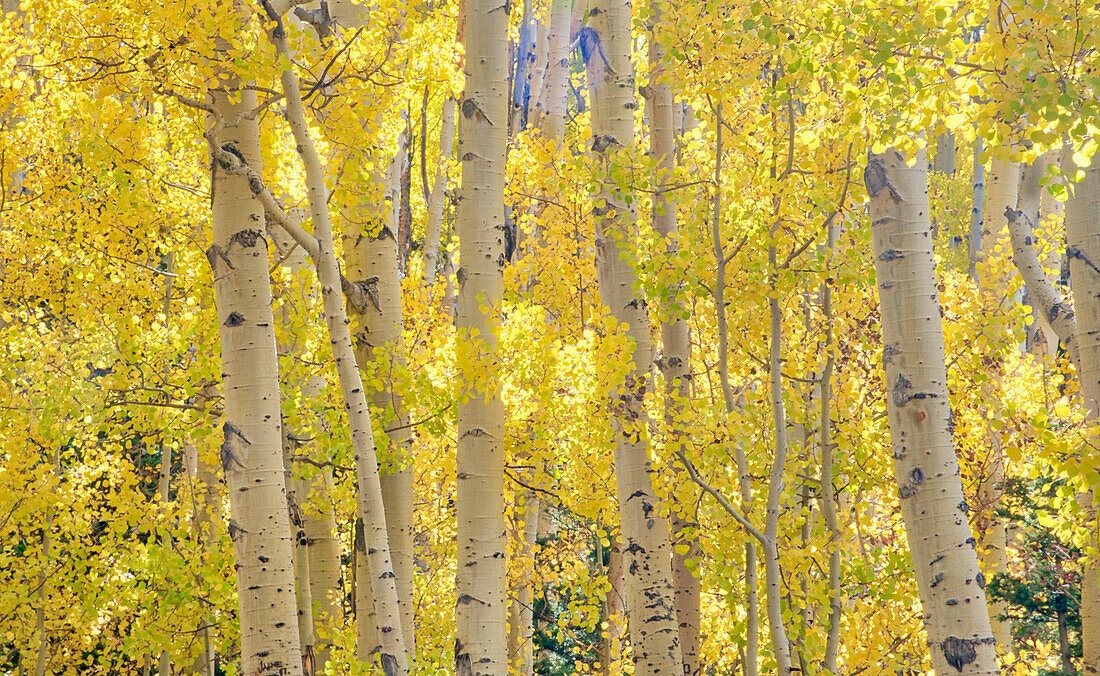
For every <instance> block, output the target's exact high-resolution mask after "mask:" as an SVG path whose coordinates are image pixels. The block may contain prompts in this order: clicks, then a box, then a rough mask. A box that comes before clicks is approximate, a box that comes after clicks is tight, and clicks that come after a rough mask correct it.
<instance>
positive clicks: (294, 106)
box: [257, 0, 408, 676]
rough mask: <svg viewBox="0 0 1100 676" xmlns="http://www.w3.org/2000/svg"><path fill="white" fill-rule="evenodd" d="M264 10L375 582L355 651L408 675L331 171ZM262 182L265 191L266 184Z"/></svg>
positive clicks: (278, 25)
mask: <svg viewBox="0 0 1100 676" xmlns="http://www.w3.org/2000/svg"><path fill="white" fill-rule="evenodd" d="M265 8H266V9H267V11H268V15H269V19H270V20H271V21H273V22H274V26H273V27H272V29H271V31H270V36H271V40H272V42H273V43H274V45H275V48H276V52H277V53H278V54H279V55H280V57H283V62H284V63H285V64H286V65H285V67H284V70H283V71H282V73H281V74H280V81H281V84H282V89H283V93H284V95H285V96H286V108H287V114H286V118H287V122H288V123H289V125H290V130H291V132H292V133H293V135H294V140H295V143H296V145H297V150H298V154H299V155H300V156H301V158H302V163H303V164H304V165H305V174H306V183H307V186H306V187H307V189H308V190H307V194H308V197H309V211H310V216H311V219H312V221H313V234H314V236H315V238H316V240H317V254H318V255H317V259H316V260H315V263H316V266H317V276H318V279H319V281H320V283H321V299H322V302H323V306H324V313H325V324H326V326H327V329H328V335H329V341H330V343H331V345H332V353H333V357H334V360H335V362H336V372H337V375H338V377H339V381H340V389H341V391H342V392H343V396H344V402H345V406H346V411H347V415H348V426H349V428H350V430H351V439H352V446H353V447H354V449H355V468H356V483H357V488H358V513H359V516H360V518H361V519H362V521H363V537H364V546H365V549H366V556H367V557H368V559H369V561H370V565H369V570H370V583H371V586H372V588H373V597H374V606H375V613H376V622H377V625H378V641H379V645H377V646H365V645H360V646H358V647H357V653H358V655H359V658H360V659H366V658H367V657H373V655H374V654H376V653H377V654H378V659H379V662H380V664H381V666H382V669H383V671H384V672H385V673H386V674H387V676H394V675H397V676H402V675H404V674H407V673H408V656H407V653H406V648H405V641H404V637H403V631H402V623H401V605H400V601H399V599H398V594H397V586H396V582H395V579H394V578H395V575H394V572H393V565H392V562H391V559H390V546H389V537H388V534H387V530H386V515H385V510H384V507H383V501H382V488H381V482H380V479H379V471H378V458H377V456H376V454H375V447H374V436H373V431H372V429H371V419H370V409H369V407H368V405H367V398H366V394H365V393H364V390H363V381H362V378H361V376H360V373H359V367H358V364H357V363H356V359H355V352H354V349H353V347H352V340H351V330H350V329H349V327H348V323H349V322H348V317H347V309H346V308H345V306H344V296H343V293H342V283H341V279H342V275H341V274H340V266H339V263H338V262H337V260H336V255H335V251H334V246H333V234H332V217H331V215H330V214H329V211H328V190H327V188H326V186H325V171H324V168H323V166H322V165H321V159H320V156H319V155H318V153H317V149H316V146H315V145H314V143H313V139H312V138H311V137H310V135H309V127H308V123H307V121H306V114H305V110H304V108H303V106H302V96H301V91H300V89H299V86H298V76H297V74H296V73H295V72H294V70H293V68H292V66H291V59H290V50H289V48H288V47H287V43H286V33H285V28H284V27H283V22H282V20H281V17H278V16H271V15H272V14H273V11H272V9H271V5H270V4H268V3H267V1H266V0H265ZM257 187H258V188H260V189H262V185H261V186H257ZM357 582H358V581H357Z"/></svg>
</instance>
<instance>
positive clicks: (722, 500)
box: [676, 451, 771, 547]
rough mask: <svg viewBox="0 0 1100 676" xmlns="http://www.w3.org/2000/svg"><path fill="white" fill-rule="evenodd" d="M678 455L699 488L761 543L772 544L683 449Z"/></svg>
mask: <svg viewBox="0 0 1100 676" xmlns="http://www.w3.org/2000/svg"><path fill="white" fill-rule="evenodd" d="M676 456H677V457H678V458H679V459H680V463H681V464H683V466H684V469H686V470H687V473H688V476H690V477H691V480H692V481H694V482H695V483H696V484H698V486H699V488H702V489H703V490H704V491H705V492H706V493H707V494H708V495H710V496H711V497H712V498H714V500H715V501H716V502H717V503H718V504H719V505H721V506H722V508H723V509H725V510H726V512H727V513H728V514H729V515H730V516H732V517H733V519H734V521H736V522H737V523H739V524H741V527H742V528H744V529H745V530H746V531H748V533H749V534H750V535H752V536H753V537H754V538H756V539H757V540H759V541H760V544H762V545H764V546H765V547H767V546H769V545H771V540H770V539H769V538H768V536H766V535H764V533H763V532H761V531H760V530H759V529H758V528H757V527H756V526H754V525H752V522H751V521H749V519H748V517H746V516H745V515H744V514H742V513H741V510H739V509H737V508H736V507H734V506H733V504H731V503H730V501H729V500H727V499H726V497H725V496H724V495H722V494H721V493H719V492H718V491H717V490H715V489H714V487H713V486H711V485H710V484H708V483H707V482H706V481H705V480H704V479H703V477H701V476H699V471H698V470H696V469H695V465H693V464H691V461H690V460H688V459H687V456H685V455H684V452H683V451H677V452H676Z"/></svg>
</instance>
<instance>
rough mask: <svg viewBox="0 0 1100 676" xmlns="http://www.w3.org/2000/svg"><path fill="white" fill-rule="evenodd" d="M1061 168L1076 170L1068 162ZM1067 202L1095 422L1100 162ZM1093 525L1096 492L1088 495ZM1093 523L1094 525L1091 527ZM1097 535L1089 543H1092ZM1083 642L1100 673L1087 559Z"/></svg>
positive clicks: (1097, 583) (1098, 591)
mask: <svg viewBox="0 0 1100 676" xmlns="http://www.w3.org/2000/svg"><path fill="white" fill-rule="evenodd" d="M1066 155H1067V157H1066V158H1065V160H1063V167H1065V168H1066V169H1067V170H1075V169H1076V167H1075V166H1073V163H1072V160H1070V158H1069V157H1068V153H1066ZM1072 190H1073V192H1072V196H1071V197H1070V199H1069V201H1067V202H1066V212H1065V213H1066V243H1067V245H1068V246H1067V247H1066V256H1067V257H1068V258H1069V274H1070V284H1071V288H1072V289H1073V298H1074V310H1075V312H1076V321H1077V349H1078V354H1079V358H1080V362H1079V368H1078V370H1077V373H1078V377H1080V379H1081V394H1082V396H1083V398H1084V400H1085V410H1086V416H1087V419H1088V420H1089V422H1090V423H1091V424H1095V421H1096V418H1097V412H1098V411H1100V300H1098V299H1100V272H1098V267H1097V265H1098V263H1097V261H1100V165H1098V162H1097V160H1096V158H1094V159H1093V163H1092V165H1090V166H1089V167H1088V168H1086V169H1085V177H1084V180H1082V181H1081V182H1079V183H1077V184H1076V185H1073V186H1072ZM1086 499H1087V500H1088V502H1089V505H1088V508H1089V510H1090V512H1091V513H1092V515H1093V517H1092V520H1093V523H1094V524H1095V512H1096V503H1095V500H1096V498H1095V495H1094V494H1090V495H1089V496H1088V497H1087V498H1086ZM1094 527H1095V526H1094ZM1096 541H1097V534H1096V532H1095V531H1094V532H1093V539H1092V542H1091V543H1090V545H1091V546H1093V547H1095V546H1096ZM1081 642H1082V644H1083V646H1084V660H1083V662H1082V671H1083V673H1085V674H1096V673H1100V564H1097V562H1096V560H1095V559H1090V560H1089V561H1088V563H1087V564H1086V565H1085V570H1084V572H1083V573H1082V576H1081Z"/></svg>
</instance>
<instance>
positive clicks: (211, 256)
mask: <svg viewBox="0 0 1100 676" xmlns="http://www.w3.org/2000/svg"><path fill="white" fill-rule="evenodd" d="M219 258H220V259H221V260H222V262H223V263H225V265H226V267H228V268H229V269H230V270H233V269H234V268H233V263H231V262H230V261H229V257H228V256H226V255H225V252H224V251H222V250H221V247H219V246H218V245H217V244H211V245H210V248H209V249H207V250H206V260H207V261H208V262H209V263H210V267H211V269H216V268H217V265H216V264H215V263H216V261H217V260H218V259H219Z"/></svg>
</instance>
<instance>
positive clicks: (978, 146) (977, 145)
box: [967, 136, 985, 282]
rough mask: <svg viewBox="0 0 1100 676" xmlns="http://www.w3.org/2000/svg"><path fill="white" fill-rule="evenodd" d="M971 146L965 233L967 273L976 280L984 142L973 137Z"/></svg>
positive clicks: (980, 233) (979, 249)
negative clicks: (970, 174)
mask: <svg viewBox="0 0 1100 676" xmlns="http://www.w3.org/2000/svg"><path fill="white" fill-rule="evenodd" d="M972 148H973V150H974V161H973V166H974V172H973V176H972V178H971V182H972V185H973V189H972V197H971V198H970V232H969V234H968V235H967V241H968V242H969V244H970V250H969V253H970V257H969V258H970V261H969V262H970V266H969V273H970V277H971V279H973V280H974V281H975V282H977V281H978V259H979V258H980V256H981V250H982V204H984V202H985V164H983V163H982V151H983V148H984V143H983V142H982V138H981V137H980V136H979V137H977V138H975V139H974V143H973V145H972Z"/></svg>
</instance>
